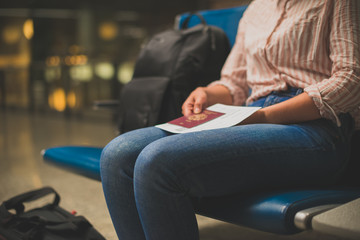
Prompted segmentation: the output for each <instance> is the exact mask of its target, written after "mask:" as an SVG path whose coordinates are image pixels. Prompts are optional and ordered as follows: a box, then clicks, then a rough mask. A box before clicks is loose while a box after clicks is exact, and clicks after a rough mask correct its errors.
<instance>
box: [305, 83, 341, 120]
mask: <svg viewBox="0 0 360 240" xmlns="http://www.w3.org/2000/svg"><path fill="white" fill-rule="evenodd" d="M304 92H306V93H307V94H308V95H309V96H310V97H311V98H312V99H313V101H314V103H315V105H316V107H317V108H318V109H319V111H320V115H321V116H322V117H323V118H326V119H330V120H331V121H333V122H334V123H336V125H337V126H338V127H340V126H341V122H340V119H339V117H338V115H337V114H336V112H335V110H334V109H333V108H332V107H331V106H330V105H329V104H328V103H327V102H326V101H324V100H323V97H322V96H321V93H320V90H319V88H318V87H317V86H316V85H311V86H309V87H306V88H305V89H304Z"/></svg>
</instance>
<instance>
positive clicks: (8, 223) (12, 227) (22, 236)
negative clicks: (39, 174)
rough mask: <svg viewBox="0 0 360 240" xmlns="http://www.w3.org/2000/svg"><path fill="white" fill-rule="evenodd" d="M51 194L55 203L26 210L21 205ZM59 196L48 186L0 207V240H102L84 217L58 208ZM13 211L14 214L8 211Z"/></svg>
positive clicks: (22, 195)
mask: <svg viewBox="0 0 360 240" xmlns="http://www.w3.org/2000/svg"><path fill="white" fill-rule="evenodd" d="M49 194H54V196H55V197H54V201H53V202H52V203H50V204H47V205H45V206H43V207H39V208H34V209H30V210H28V211H25V207H24V203H27V202H31V201H34V200H37V199H40V198H42V197H45V196H46V195H49ZM59 202H60V196H59V194H58V193H57V192H55V190H54V189H53V188H51V187H44V188H41V189H38V190H34V191H30V192H26V193H23V194H20V195H18V196H15V197H13V198H11V199H9V200H7V201H5V202H3V203H2V204H1V205H0V239H1V240H104V239H105V238H104V237H103V236H102V235H101V234H100V233H99V232H98V231H96V230H95V229H94V228H93V227H92V225H91V224H90V223H89V221H87V220H86V219H85V218H84V217H83V216H76V215H74V214H71V213H70V212H68V211H66V210H65V209H63V208H61V207H60V206H59ZM12 210H14V211H15V213H12V212H11V211H12Z"/></svg>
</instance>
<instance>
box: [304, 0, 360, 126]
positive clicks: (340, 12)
mask: <svg viewBox="0 0 360 240" xmlns="http://www.w3.org/2000/svg"><path fill="white" fill-rule="evenodd" d="M359 7H360V6H359V2H358V1H357V0H337V1H335V2H334V10H333V13H332V16H330V36H329V42H328V44H329V50H330V59H331V61H332V69H331V76H330V77H329V78H328V79H324V80H322V81H321V82H319V83H316V84H313V85H310V86H308V87H306V88H305V89H304V91H305V92H306V93H308V94H309V96H310V97H311V98H312V99H313V101H314V102H315V104H316V106H317V107H318V108H319V110H320V114H321V115H322V117H324V118H327V119H331V120H333V121H334V122H336V123H337V124H338V125H340V121H339V118H338V115H339V114H340V113H348V112H356V111H358V110H359V108H360V47H359V44H360V27H359V25H360V18H359ZM325 39H326V38H325Z"/></svg>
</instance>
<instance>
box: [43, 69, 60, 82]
mask: <svg viewBox="0 0 360 240" xmlns="http://www.w3.org/2000/svg"><path fill="white" fill-rule="evenodd" d="M44 77H45V80H46V81H47V82H53V81H55V80H57V79H60V78H61V68H60V66H56V67H46V68H45V71H44Z"/></svg>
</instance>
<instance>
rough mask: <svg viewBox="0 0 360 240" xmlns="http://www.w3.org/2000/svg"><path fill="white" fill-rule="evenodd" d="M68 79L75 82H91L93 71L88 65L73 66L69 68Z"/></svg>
mask: <svg viewBox="0 0 360 240" xmlns="http://www.w3.org/2000/svg"><path fill="white" fill-rule="evenodd" d="M70 77H71V78H72V79H73V80H75V81H82V82H88V81H91V79H92V77H93V69H92V67H91V66H90V65H89V64H86V65H77V66H73V67H71V68H70Z"/></svg>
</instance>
